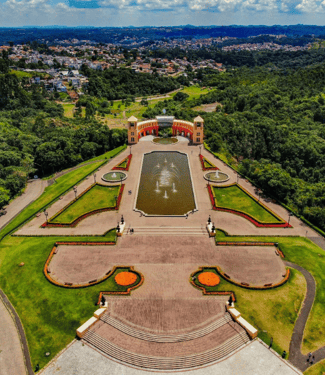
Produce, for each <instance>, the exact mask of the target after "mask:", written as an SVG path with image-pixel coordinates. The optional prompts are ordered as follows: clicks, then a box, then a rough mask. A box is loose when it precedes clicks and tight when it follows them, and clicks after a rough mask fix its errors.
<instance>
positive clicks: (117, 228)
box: [116, 222, 120, 233]
mask: <svg viewBox="0 0 325 375" xmlns="http://www.w3.org/2000/svg"><path fill="white" fill-rule="evenodd" d="M116 231H117V233H120V223H119V222H117V227H116Z"/></svg>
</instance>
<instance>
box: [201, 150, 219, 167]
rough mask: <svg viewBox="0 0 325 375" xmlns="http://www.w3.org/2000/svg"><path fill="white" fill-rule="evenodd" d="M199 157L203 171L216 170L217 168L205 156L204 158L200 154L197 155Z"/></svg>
mask: <svg viewBox="0 0 325 375" xmlns="http://www.w3.org/2000/svg"><path fill="white" fill-rule="evenodd" d="M199 157H200V161H201V166H202V169H203V170H204V171H209V170H218V169H219V168H217V167H216V166H215V165H214V164H213V163H212V162H211V161H209V160H208V159H207V158H205V157H204V156H202V155H201V154H200V155H199Z"/></svg>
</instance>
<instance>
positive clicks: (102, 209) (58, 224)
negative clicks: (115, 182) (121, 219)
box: [41, 184, 125, 228]
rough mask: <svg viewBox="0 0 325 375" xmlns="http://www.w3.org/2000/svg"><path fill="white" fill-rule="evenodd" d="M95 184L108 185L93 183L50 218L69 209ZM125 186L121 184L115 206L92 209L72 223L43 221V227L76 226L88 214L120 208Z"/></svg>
mask: <svg viewBox="0 0 325 375" xmlns="http://www.w3.org/2000/svg"><path fill="white" fill-rule="evenodd" d="M95 185H99V186H105V187H106V185H100V184H93V185H91V186H90V187H89V188H88V189H86V190H85V191H84V192H83V193H82V194H80V195H79V197H77V198H76V199H74V200H72V201H71V202H70V203H69V204H68V205H66V206H65V207H63V208H62V209H61V210H60V211H59V212H58V213H56V214H55V215H54V216H53V217H52V218H51V219H50V220H53V219H54V218H56V217H57V216H59V215H60V214H61V213H62V212H63V211H65V210H66V209H68V208H69V207H70V206H71V205H72V204H73V203H75V202H76V201H77V200H78V199H79V198H80V197H81V196H83V195H84V194H85V193H86V192H87V191H89V190H90V189H91V188H92V187H93V186H95ZM124 186H125V184H122V185H121V188H120V190H119V195H118V198H117V201H116V206H115V207H105V208H99V209H97V210H92V211H89V212H86V213H85V214H83V215H81V216H79V217H78V218H77V219H75V220H74V221H73V222H72V223H62V224H60V223H51V222H50V221H49V222H45V223H43V224H42V225H41V228H74V227H76V226H77V225H78V224H79V223H80V221H82V220H83V219H86V218H87V217H88V216H92V215H96V214H98V213H100V212H105V211H114V210H118V209H119V207H120V203H121V199H122V195H123V191H124Z"/></svg>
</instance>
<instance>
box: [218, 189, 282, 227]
mask: <svg viewBox="0 0 325 375" xmlns="http://www.w3.org/2000/svg"><path fill="white" fill-rule="evenodd" d="M213 191H214V195H215V197H216V205H217V206H218V207H223V208H230V209H233V210H237V211H241V212H244V213H246V214H248V215H250V216H252V217H253V218H254V219H256V220H257V221H259V222H262V223H279V222H280V220H278V219H277V218H276V217H275V216H273V215H272V214H271V213H270V212H269V211H268V210H267V209H266V208H263V207H262V206H261V205H260V204H258V203H257V202H256V201H255V200H254V199H253V198H251V197H250V196H249V195H247V194H246V193H245V192H243V191H242V190H241V189H240V188H239V187H238V186H237V185H233V186H229V187H224V188H221V187H220V188H218V187H213Z"/></svg>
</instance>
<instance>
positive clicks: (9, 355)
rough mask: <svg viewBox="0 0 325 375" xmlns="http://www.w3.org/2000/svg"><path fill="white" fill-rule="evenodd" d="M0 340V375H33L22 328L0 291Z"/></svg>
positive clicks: (11, 307) (13, 310)
mask: <svg viewBox="0 0 325 375" xmlns="http://www.w3.org/2000/svg"><path fill="white" fill-rule="evenodd" d="M0 338H1V340H0V375H23V374H28V375H34V372H33V369H32V366H31V361H30V357H29V350H28V345H27V341H26V337H25V332H24V329H23V326H22V324H21V322H20V319H19V317H18V315H17V313H16V311H15V309H14V308H13V306H12V305H11V303H10V302H9V300H8V298H7V297H6V295H5V294H4V293H3V292H2V290H0ZM26 367H27V369H26Z"/></svg>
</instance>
